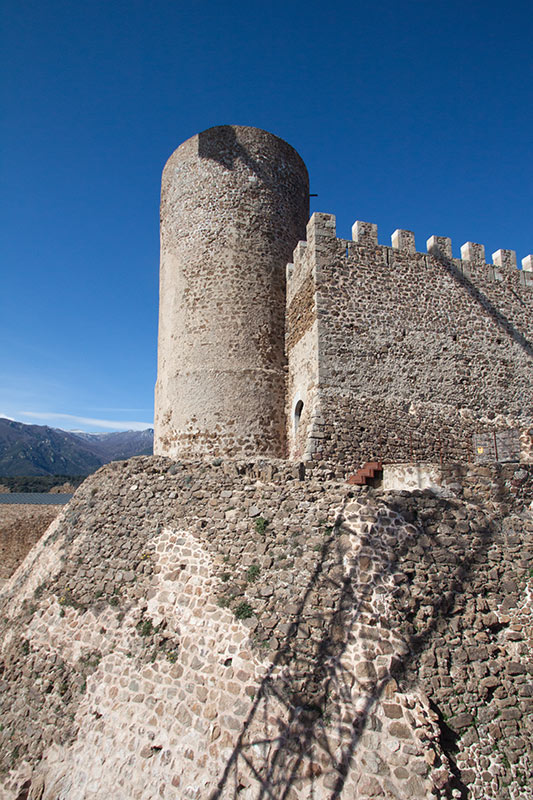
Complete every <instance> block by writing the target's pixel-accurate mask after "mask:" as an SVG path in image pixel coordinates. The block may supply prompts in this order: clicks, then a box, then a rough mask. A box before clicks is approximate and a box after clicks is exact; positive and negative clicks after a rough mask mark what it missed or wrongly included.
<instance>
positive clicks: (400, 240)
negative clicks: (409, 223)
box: [391, 228, 416, 253]
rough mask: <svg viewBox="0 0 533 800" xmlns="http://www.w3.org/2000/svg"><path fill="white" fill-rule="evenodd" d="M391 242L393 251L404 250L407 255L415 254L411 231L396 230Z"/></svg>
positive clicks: (413, 237)
mask: <svg viewBox="0 0 533 800" xmlns="http://www.w3.org/2000/svg"><path fill="white" fill-rule="evenodd" d="M391 242H392V246H393V248H394V249H395V250H405V251H406V252H408V253H415V252H416V247H415V235H414V233H413V231H403V230H401V229H400V228H397V229H396V230H395V231H394V233H393V234H392V236H391Z"/></svg>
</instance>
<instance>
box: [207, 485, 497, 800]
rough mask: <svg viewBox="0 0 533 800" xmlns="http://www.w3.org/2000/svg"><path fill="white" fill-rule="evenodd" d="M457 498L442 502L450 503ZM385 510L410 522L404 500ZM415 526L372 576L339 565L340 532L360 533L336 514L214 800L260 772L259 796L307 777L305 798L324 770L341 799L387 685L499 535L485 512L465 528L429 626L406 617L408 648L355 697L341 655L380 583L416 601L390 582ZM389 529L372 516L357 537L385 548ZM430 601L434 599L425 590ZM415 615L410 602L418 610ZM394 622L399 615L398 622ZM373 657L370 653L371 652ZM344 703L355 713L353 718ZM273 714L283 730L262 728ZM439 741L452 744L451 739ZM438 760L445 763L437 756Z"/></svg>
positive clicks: (323, 778) (424, 644)
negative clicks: (324, 616) (325, 610)
mask: <svg viewBox="0 0 533 800" xmlns="http://www.w3.org/2000/svg"><path fill="white" fill-rule="evenodd" d="M453 502H455V501H446V500H442V499H441V500H439V503H441V504H442V507H443V508H444V509H445V508H446V507H448V506H449V505H450V503H453ZM388 510H389V512H390V514H391V515H392V516H391V519H392V521H393V524H394V520H396V523H395V524H396V525H397V526H398V529H400V527H401V526H402V525H406V522H405V520H404V518H403V517H402V515H401V510H402V508H401V504H400V506H399V507H398V509H397V510H394V506H393V505H391V504H390V503H389V504H388ZM408 527H409V526H408ZM410 527H411V528H412V532H411V534H410V536H407V538H406V539H405V541H404V542H403V544H401V546H399V547H397V548H396V549H395V550H394V551H392V550H391V549H390V548H386V549H385V551H384V552H386V557H385V558H384V559H383V560H382V563H381V568H380V569H379V570H378V571H377V572H375V573H374V574H373V575H372V578H371V580H366V576H365V574H364V572H362V571H361V570H360V569H359V567H360V564H359V565H358V564H357V563H354V564H353V565H352V567H351V569H349V570H348V571H344V572H343V570H342V567H343V565H345V564H346V558H345V557H346V554H347V551H346V548H345V547H343V546H342V544H341V541H342V537H343V534H347V535H348V536H351V535H353V533H354V530H353V528H351V527H350V525H349V524H347V522H346V520H345V519H344V518H343V516H342V515H341V516H340V517H339V519H338V521H337V523H336V525H335V528H334V529H333V530H332V532H331V535H330V536H329V538H328V539H327V541H325V542H324V546H323V550H322V553H321V555H320V557H319V559H318V561H317V565H316V569H315V571H314V574H313V575H312V578H311V580H310V581H309V583H308V585H307V587H306V590H305V593H304V595H303V596H302V598H301V601H300V604H299V609H298V613H297V615H296V619H295V621H294V622H293V623H292V625H291V627H290V629H289V631H288V633H287V635H286V638H285V639H284V641H283V642H282V643H281V646H280V647H279V649H278V651H277V653H276V655H275V658H274V659H273V661H272V664H271V666H270V667H269V669H268V671H267V673H266V675H265V676H264V678H263V680H262V682H261V685H260V688H259V690H258V692H257V695H256V697H255V698H254V701H253V703H252V708H251V710H250V712H249V715H248V717H247V719H246V721H245V722H244V724H243V726H242V730H241V731H240V735H239V738H238V741H237V744H236V745H235V747H234V749H233V751H232V753H231V756H230V757H229V758H228V760H227V762H226V765H225V769H224V773H223V775H222V778H221V780H220V782H219V784H218V786H217V788H216V789H215V791H214V792H213V793H212V794H211V796H210V800H218V798H238V797H239V793H240V792H241V791H242V790H243V789H244V788H245V786H246V780H245V783H244V784H243V783H242V782H241V781H242V775H243V774H251V775H252V776H253V781H254V790H255V791H256V792H257V793H256V795H255V796H256V798H257V800H264V799H265V798H272V800H289V798H292V797H293V796H294V795H293V793H292V792H291V790H292V789H293V788H295V787H300V788H301V786H302V781H303V782H304V783H305V785H306V786H307V789H308V794H307V795H306V796H308V797H313V796H315V795H314V790H315V789H316V788H318V780H319V778H320V782H321V785H322V786H326V787H327V790H328V792H329V794H328V797H329V798H330V800H335V799H336V798H340V797H341V795H342V793H343V789H344V788H345V785H346V781H347V776H348V774H349V768H350V765H351V764H352V762H353V758H354V755H355V753H356V750H357V747H358V745H359V743H360V740H361V737H362V736H363V734H364V732H365V729H369V730H370V729H371V728H372V724H373V723H372V711H373V709H374V707H375V706H376V704H377V703H378V702H379V700H380V698H381V697H382V695H383V693H384V691H385V689H386V686H387V684H388V683H389V682H390V680H391V679H392V678H394V679H395V680H396V681H407V680H408V677H409V676H408V672H409V669H410V668H411V669H412V668H414V667H415V665H416V662H417V659H418V658H419V656H420V655H421V653H423V652H424V650H426V649H427V648H428V646H430V644H431V640H432V637H433V635H434V633H435V631H436V629H437V627H438V626H439V625H440V624H442V622H443V621H444V620H446V618H447V617H448V616H449V615H450V614H451V613H452V607H453V603H454V598H455V596H456V595H457V594H461V593H462V592H463V591H464V589H465V584H466V583H467V582H468V581H469V578H470V575H471V573H472V571H473V570H475V568H476V563H477V562H479V561H480V560H482V559H483V558H484V555H485V553H486V550H487V549H488V546H489V544H490V543H491V541H492V539H493V537H494V533H495V529H494V526H493V524H492V523H489V522H487V520H486V519H485V518H484V519H483V522H480V523H479V525H478V526H477V529H476V531H475V532H474V531H469V533H468V534H458V539H459V540H461V537H462V539H463V540H464V541H463V542H462V545H463V546H464V550H465V554H464V558H462V560H460V563H458V564H456V565H455V567H454V570H453V574H445V573H443V574H441V575H440V583H439V585H437V586H432V587H431V606H432V608H431V613H430V615H429V621H428V622H427V624H426V625H425V627H424V629H423V631H422V632H421V631H420V630H419V631H418V632H415V629H414V628H413V627H412V625H411V626H410V623H409V622H408V621H406V620H405V619H404V622H405V623H406V624H405V625H404V626H403V627H404V632H405V631H407V633H406V635H405V636H404V641H405V642H406V644H407V645H408V647H407V648H406V650H407V652H406V653H405V654H404V655H402V656H401V657H395V658H392V659H391V666H390V668H389V669H388V670H386V671H385V672H383V671H382V672H381V674H380V673H379V672H378V674H375V675H373V676H372V674H370V676H369V679H368V680H367V681H366V682H363V683H361V682H359V686H360V694H359V697H357V696H356V695H354V684H355V683H357V682H358V679H357V677H356V676H355V675H354V672H353V668H351V666H352V665H347V664H346V659H345V660H344V662H343V656H345V655H346V654H347V650H348V648H349V647H350V646H351V645H352V644H353V642H354V640H355V639H356V634H355V633H354V628H355V626H356V625H357V624H358V622H359V621H360V620H361V619H362V618H363V617H364V615H365V614H368V611H369V609H368V601H369V599H370V597H371V595H372V593H373V592H374V591H375V590H376V589H377V590H378V591H379V590H380V587H382V590H385V591H391V593H392V595H393V596H394V598H395V603H396V608H397V609H398V610H399V609H403V608H405V607H407V606H408V605H409V603H408V602H407V599H408V598H409V592H410V586H409V581H408V580H407V581H406V582H405V583H404V584H403V585H402V584H400V585H399V586H398V585H396V586H395V588H392V589H390V586H391V582H392V584H395V583H396V581H393V578H392V576H393V574H395V573H397V572H398V571H400V573H401V570H402V561H403V560H404V559H405V558H406V557H409V554H410V551H411V550H412V549H413V548H416V544H417V540H418V537H419V536H420V535H422V534H423V533H424V528H423V527H422V528H418V529H416V528H414V527H413V526H410ZM382 533H383V532H382V529H381V528H380V526H378V525H377V524H372V525H370V526H369V529H368V531H367V533H366V534H363V535H361V534H358V536H359V537H361V536H362V540H363V546H364V547H365V548H366V549H369V548H375V547H376V546H378V547H379V546H380V542H381V537H382ZM473 533H475V534H476V536H477V538H478V542H479V544H478V546H477V547H476V548H475V549H474V550H472V548H471V546H470V543H471V541H472V539H471V537H472V534H473ZM433 544H434V547H435V548H437V545H436V544H435V543H433ZM381 546H382V545H381ZM418 549H419V548H418ZM441 549H443V550H446V548H441ZM432 553H434V551H433V550H432V549H431V548H429V550H427V551H425V552H424V555H423V556H422V557H421V556H420V555H417V559H418V560H419V563H420V566H421V568H422V569H423V570H425V571H426V572H427V571H428V569H429V566H430V565H431V564H434V563H435V562H434V561H433V560H432V558H431V554H432ZM332 556H333V558H334V561H335V567H334V568H333V570H332V569H331V567H328V568H327V569H325V565H326V562H327V561H328V560H331V557H332ZM331 582H333V584H334V587H333V588H334V589H335V590H336V593H337V602H336V604H335V608H334V613H333V614H332V615H331V618H330V619H329V621H328V624H327V625H326V626H325V628H324V629H323V631H322V634H321V636H320V638H319V640H318V641H316V642H313V643H312V644H311V645H309V643H310V642H311V639H310V637H309V631H308V627H307V623H308V621H309V616H310V615H311V613H312V611H311V607H309V608H308V605H310V599H311V596H312V595H313V594H314V593H315V592H316V591H317V590H320V588H321V586H323V587H326V586H327V585H328V584H331ZM384 587H387V588H386V589H385V588H384ZM419 602H420V600H419ZM423 602H425V603H427V602H428V599H427V595H426V597H425V599H424V601H423ZM411 605H412V603H411ZM415 605H416V604H415ZM413 613H414V612H413V611H412V609H411V612H410V616H411V617H412V616H413ZM397 615H398V612H397ZM408 616H409V615H408ZM395 622H396V620H394V619H392V627H393V626H394V623H395ZM397 624H398V625H401V617H398V620H397ZM409 630H410V633H409ZM304 642H305V643H307V645H308V647H307V652H306V649H305V648H304V647H303V643H304ZM369 659H370V660H371V659H372V655H371V654H370V653H369ZM406 685H407V684H406ZM354 697H355V702H354ZM280 709H282V712H283V713H282V714H280ZM347 710H349V712H350V713H349V714H348V716H347ZM273 717H274V718H275V720H276V724H277V733H276V735H275V736H274V737H272V736H271V735H270V736H268V735H267V736H265V737H263V738H261V736H260V735H258V733H257V729H258V728H260V727H261V725H263V730H266V729H267V722H270V723H271V722H272V718H273ZM442 744H443V746H444V748H445V747H446V742H445V741H443V742H442ZM258 754H259V755H258ZM447 755H448V758H449V761H450V766H451V770H452V773H453V777H452V779H451V783H450V786H449V788H450V789H451V788H455V789H458V790H459V792H460V796H461V797H462V798H467V797H468V790H467V787H466V786H465V784H464V783H462V781H461V779H460V774H459V771H458V770H457V768H456V767H455V765H454V763H453V756H452V754H451V753H450V752H448V753H447ZM325 764H326V765H327V766H326V767H325V766H324V765H325ZM435 766H439V765H438V763H437V764H436V765H435Z"/></svg>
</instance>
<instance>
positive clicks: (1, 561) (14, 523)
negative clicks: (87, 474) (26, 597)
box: [0, 504, 62, 580]
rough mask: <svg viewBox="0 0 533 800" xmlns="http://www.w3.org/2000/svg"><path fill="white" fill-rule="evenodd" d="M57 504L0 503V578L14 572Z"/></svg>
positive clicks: (48, 520)
mask: <svg viewBox="0 0 533 800" xmlns="http://www.w3.org/2000/svg"><path fill="white" fill-rule="evenodd" d="M61 508H62V507H61V506H57V505H50V506H46V505H44V506H35V505H18V504H14V505H8V504H5V505H4V504H0V580H1V579H5V578H9V577H10V576H11V575H12V574H13V573H14V572H15V570H16V568H17V567H18V565H19V564H20V563H21V562H22V561H23V560H24V559H25V558H26V556H27V554H28V553H29V551H30V550H31V548H32V547H33V545H34V544H35V543H36V542H37V541H39V539H40V538H41V536H42V535H43V533H44V532H45V530H46V529H47V528H48V526H49V525H50V523H51V522H52V521H53V520H54V519H55V518H56V517H57V515H58V514H59V512H60V511H61Z"/></svg>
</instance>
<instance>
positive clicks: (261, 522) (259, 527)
mask: <svg viewBox="0 0 533 800" xmlns="http://www.w3.org/2000/svg"><path fill="white" fill-rule="evenodd" d="M267 525H268V520H266V519H264V518H263V517H257V519H256V521H255V529H256V531H257V533H264V532H265V528H266V526H267Z"/></svg>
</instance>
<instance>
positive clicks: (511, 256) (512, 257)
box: [492, 250, 516, 269]
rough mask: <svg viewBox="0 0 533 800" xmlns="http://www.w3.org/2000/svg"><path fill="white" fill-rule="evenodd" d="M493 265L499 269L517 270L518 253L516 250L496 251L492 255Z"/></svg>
mask: <svg viewBox="0 0 533 800" xmlns="http://www.w3.org/2000/svg"><path fill="white" fill-rule="evenodd" d="M492 263H493V264H494V265H495V266H497V267H514V268H515V269H516V253H515V251H514V250H496V252H495V253H493V254H492Z"/></svg>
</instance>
